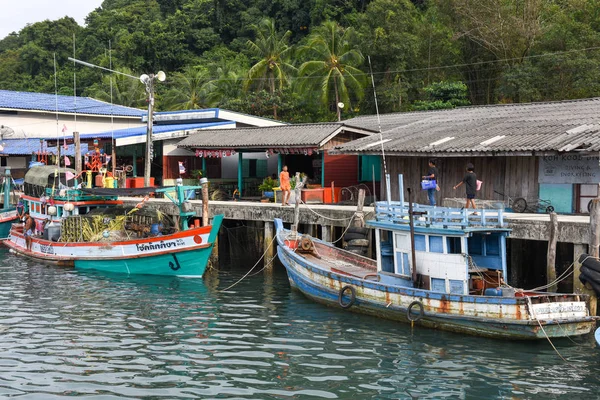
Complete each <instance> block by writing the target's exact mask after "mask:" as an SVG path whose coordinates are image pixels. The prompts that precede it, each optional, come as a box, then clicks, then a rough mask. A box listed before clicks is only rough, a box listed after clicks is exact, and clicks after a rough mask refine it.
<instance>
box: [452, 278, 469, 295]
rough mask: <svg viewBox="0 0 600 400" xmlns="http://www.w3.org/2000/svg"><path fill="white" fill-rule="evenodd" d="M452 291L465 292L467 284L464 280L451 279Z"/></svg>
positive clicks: (456, 292)
mask: <svg viewBox="0 0 600 400" xmlns="http://www.w3.org/2000/svg"><path fill="white" fill-rule="evenodd" d="M450 293H452V294H464V293H465V284H464V282H463V281H459V280H455V279H450Z"/></svg>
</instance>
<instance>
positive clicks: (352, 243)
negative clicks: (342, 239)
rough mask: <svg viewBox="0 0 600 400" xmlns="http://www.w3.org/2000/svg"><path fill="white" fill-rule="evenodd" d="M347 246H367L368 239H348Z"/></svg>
mask: <svg viewBox="0 0 600 400" xmlns="http://www.w3.org/2000/svg"><path fill="white" fill-rule="evenodd" d="M348 246H360V247H369V241H368V240H367V239H352V240H348Z"/></svg>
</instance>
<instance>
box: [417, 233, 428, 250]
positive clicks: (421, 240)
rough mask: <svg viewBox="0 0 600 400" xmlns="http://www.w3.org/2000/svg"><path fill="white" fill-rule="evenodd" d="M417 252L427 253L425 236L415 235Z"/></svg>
mask: <svg viewBox="0 0 600 400" xmlns="http://www.w3.org/2000/svg"><path fill="white" fill-rule="evenodd" d="M415 250H416V251H427V248H426V243H425V235H415Z"/></svg>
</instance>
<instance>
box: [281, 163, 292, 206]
mask: <svg viewBox="0 0 600 400" xmlns="http://www.w3.org/2000/svg"><path fill="white" fill-rule="evenodd" d="M279 187H280V188H281V205H282V206H289V205H290V203H289V201H290V191H291V190H292V186H291V185H290V174H289V173H288V167H287V165H284V166H283V168H282V169H281V172H280V173H279Z"/></svg>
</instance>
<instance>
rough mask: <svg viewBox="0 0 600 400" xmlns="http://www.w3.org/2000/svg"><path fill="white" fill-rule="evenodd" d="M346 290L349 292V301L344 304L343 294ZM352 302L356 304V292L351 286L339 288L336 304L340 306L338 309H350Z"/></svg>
mask: <svg viewBox="0 0 600 400" xmlns="http://www.w3.org/2000/svg"><path fill="white" fill-rule="evenodd" d="M347 290H350V301H349V302H347V303H344V293H345V292H346V291H347ZM354 302H356V290H355V289H354V288H353V287H352V286H344V287H343V288H341V289H340V294H339V295H338V303H339V304H340V307H342V308H350V307H352V306H353V305H354Z"/></svg>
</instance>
